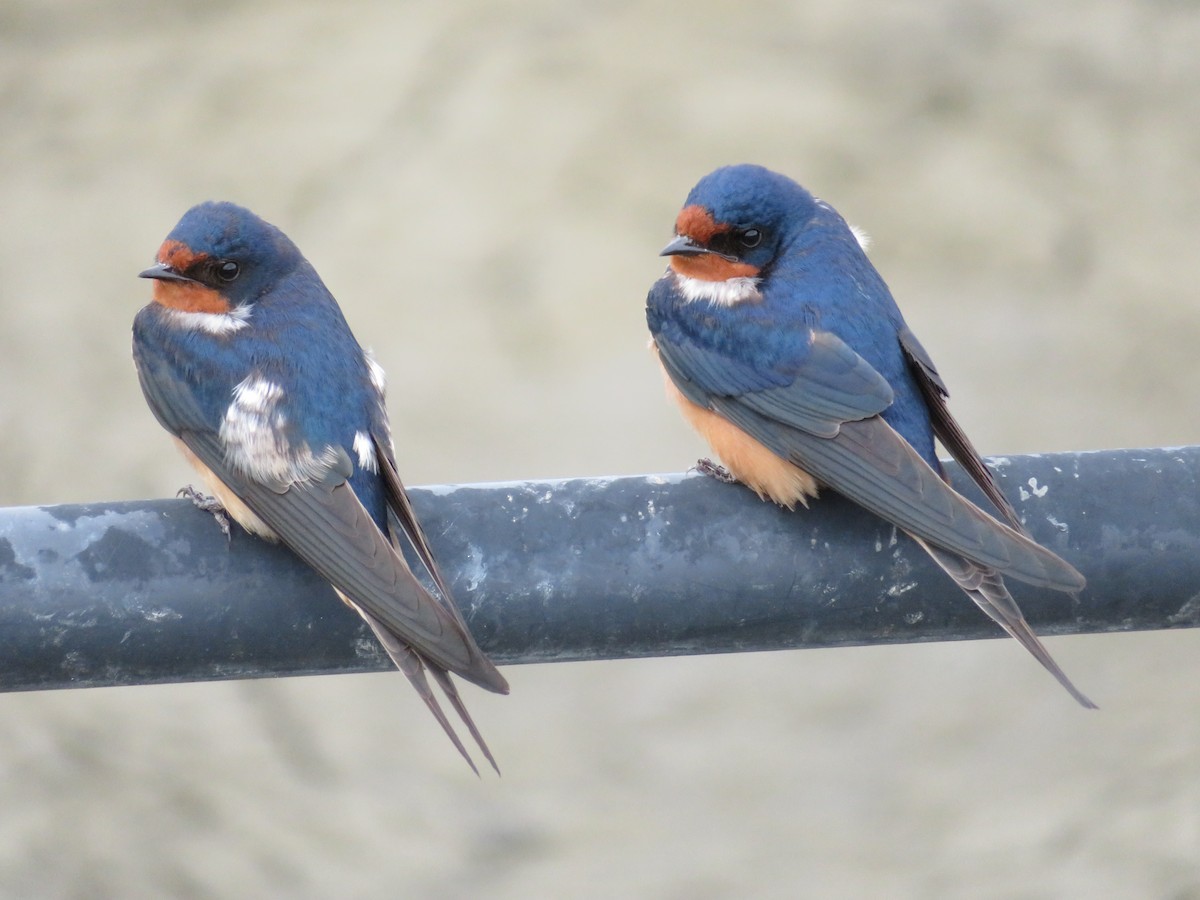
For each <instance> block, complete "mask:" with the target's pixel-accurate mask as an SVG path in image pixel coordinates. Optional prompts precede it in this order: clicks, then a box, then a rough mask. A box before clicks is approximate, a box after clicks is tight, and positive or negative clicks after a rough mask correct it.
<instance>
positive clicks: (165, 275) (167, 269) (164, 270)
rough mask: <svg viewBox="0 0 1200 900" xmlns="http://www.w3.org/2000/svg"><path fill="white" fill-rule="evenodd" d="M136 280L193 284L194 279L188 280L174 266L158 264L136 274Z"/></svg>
mask: <svg viewBox="0 0 1200 900" xmlns="http://www.w3.org/2000/svg"><path fill="white" fill-rule="evenodd" d="M138 278H154V279H156V280H158V281H186V282H195V279H194V278H188V277H187V276H186V275H184V274H183V273H182V272H180V271H179V270H178V269H176V268H175V267H174V266H169V265H167V264H166V263H158V264H156V265H153V266H151V267H150V268H148V269H144V270H142V271H141V272H138Z"/></svg>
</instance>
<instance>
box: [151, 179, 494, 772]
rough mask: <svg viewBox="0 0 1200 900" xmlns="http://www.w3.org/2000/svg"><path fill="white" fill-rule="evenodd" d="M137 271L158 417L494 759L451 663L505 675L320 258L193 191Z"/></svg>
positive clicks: (217, 485) (232, 506) (245, 520)
mask: <svg viewBox="0 0 1200 900" xmlns="http://www.w3.org/2000/svg"><path fill="white" fill-rule="evenodd" d="M141 277H142V278H151V279H154V294H153V302H152V303H150V304H149V305H148V306H146V307H145V308H143V309H142V310H141V311H140V312H138V314H137V316H136V317H135V319H134V322H133V358H134V362H135V364H136V366H137V372H138V378H139V380H140V381H141V385H142V391H143V393H144V394H145V395H146V401H147V403H149V405H150V409H151V410H152V411H153V413H154V415H155V417H156V418H157V419H158V421H159V424H160V425H162V426H163V428H165V429H166V430H167V431H168V432H170V433H171V434H172V435H174V437H175V439H176V443H177V444H178V445H179V448H180V450H181V451H182V452H183V455H184V456H185V457H186V458H187V459H188V461H189V462H190V463H191V464H192V465H193V466H195V467H196V469H197V470H198V471H199V472H200V474H201V476H202V477H203V479H204V482H205V483H206V485H207V486H208V488H209V490H211V491H212V493H213V494H214V495H215V497H216V501H217V502H218V503H219V505H220V506H221V507H224V509H225V511H227V512H228V513H229V514H230V515H231V516H233V518H234V519H235V520H236V521H237V522H238V523H239V524H240V525H241V526H242V527H243V528H245V529H246V531H248V532H250V533H252V534H256V535H259V536H261V537H263V538H266V539H267V540H271V541H281V542H282V543H283V544H285V545H286V546H287V547H289V548H291V549H292V550H293V551H294V552H295V553H296V555H297V556H299V557H300V558H301V559H302V560H304V561H305V562H306V563H308V564H309V565H310V566H312V567H313V568H314V569H315V570H316V571H317V572H318V573H320V575H321V576H322V577H324V578H325V579H327V580H328V581H329V582H330V583H331V584H332V585H333V587H334V589H335V590H336V591H337V593H338V595H339V596H340V597H341V598H342V600H343V601H344V602H345V603H346V605H348V606H349V607H350V608H352V609H353V610H354V611H355V612H357V613H358V614H359V615H360V616H362V617H363V619H365V620H366V622H367V624H368V625H370V626H371V630H372V631H373V632H374V633H375V636H376V637H377V638H378V639H379V642H380V643H381V644H382V645H383V648H384V649H385V650H386V651H387V653H388V655H389V656H390V657H391V658H392V661H393V662H395V664H396V666H397V667H398V668H399V669H400V671H402V672H403V673H404V674H405V675H406V676H408V680H409V681H410V682H411V683H412V685H413V687H414V688H416V690H417V693H419V694H420V695H421V699H422V700H424V701H425V704H426V706H428V707H429V710H430V711H431V712H432V713H433V715H434V716H435V717H436V718H437V720H438V722H439V724H441V726H442V728H443V729H444V730H445V732H446V734H447V735H448V736H449V738H450V740H451V741H453V743H454V746H455V747H456V748H458V751H459V753H461V754H462V755H463V757H464V758H465V759H466V760H467V763H468V764H469V765H470V766H471V768H472V769H475V764H474V762H472V760H471V757H470V754H468V753H467V750H466V748H465V747H464V746H463V744H462V742H461V741H460V740H459V738H458V735H457V734H456V733H455V731H454V728H453V727H452V726H451V724H450V722H449V720H448V719H447V718H446V715H445V714H444V713H443V711H442V709H441V706H440V704H439V703H438V700H437V697H436V696H435V695H434V693H433V691H432V690H431V689H430V686H429V682H428V680H427V679H426V676H425V670H426V669H428V671H429V672H430V674H432V675H433V678H434V680H435V681H436V682H437V683H438V684H439V685H440V686H441V688H442V690H443V692H444V693H445V694H446V697H447V698H448V699H449V701H450V704H451V705H452V706H453V707H454V708H455V710H457V712H458V715H459V716H460V717H461V718H462V720H463V722H464V723H465V724H466V726H467V729H468V730H469V731H470V733H471V736H472V737H473V738H474V739H475V742H476V743H477V744H478V745H479V748H480V750H481V751H482V752H483V755H484V756H485V757H486V758H487V760H488V761H489V762H490V763H491V764H492V767H493V768H496V762H495V760H494V759H493V758H492V754H491V752H490V751H489V750H488V747H487V744H486V743H484V740H483V737H482V736H481V735H480V734H479V731H478V729H477V728H476V727H475V723H474V722H472V721H471V717H470V715H469V714H468V713H467V709H466V707H465V706H464V705H463V702H462V700H461V699H460V697H459V695H458V691H457V690H456V688H455V686H454V684H453V682H452V681H451V680H450V676H449V674H448V673H450V672H454V673H455V674H457V675H460V676H461V677H463V678H465V679H467V680H468V681H471V682H474V683H475V684H477V685H479V686H480V687H484V688H487V689H488V690H489V691H495V692H497V693H502V694H505V693H508V684H507V683H506V682H505V680H504V678H503V676H501V675H500V673H499V672H498V671H497V670H496V667H495V666H494V665H492V663H491V661H490V660H489V659H488V658H487V657H486V656H485V655H484V654H483V651H481V650H480V649H479V647H478V646H477V645H476V643H475V640H474V639H473V638H472V637H471V633H470V632H469V631H468V630H467V626H466V623H465V622H464V621H463V617H462V614H461V613H460V612H459V610H458V608H457V607H456V606H455V604H454V601H453V599H452V598H451V596H450V591H449V590H448V589H447V587H446V582H445V579H444V578H443V577H442V574H441V571H440V570H439V568H438V565H437V562H436V561H435V560H434V558H433V554H432V553H431V552H430V549H429V544H428V542H427V541H426V539H425V535H424V533H423V532H422V530H421V525H420V523H419V522H418V521H417V518H416V516H415V515H414V513H413V508H412V506H411V504H410V503H409V498H408V495H407V493H406V492H405V489H404V485H403V483H402V482H401V481H400V476H399V475H398V474H397V472H396V462H395V451H394V449H393V445H392V435H391V429H390V427H389V425H388V416H387V410H386V408H385V405H384V375H383V370H382V369H381V368H380V367H379V365H378V364H377V363H376V362H375V361H374V360H373V359H372V358H371V357H370V356H369V355H368V354H367V353H366V352H364V351H363V349H362V347H360V346H359V344H358V341H356V340H355V339H354V335H353V334H352V333H351V332H350V327H349V326H348V325H347V324H346V320H345V318H343V316H342V311H341V309H340V308H339V307H338V305H337V302H336V301H335V300H334V299H333V295H332V294H330V293H329V290H328V289H327V288H326V287H325V285H324V284H323V283H322V282H321V279H320V277H319V276H318V275H317V273H316V270H315V269H313V267H312V265H311V264H310V263H309V262H308V260H307V259H305V258H304V256H303V254H301V252H300V251H299V249H297V247H296V245H295V244H293V243H292V242H291V241H290V240H289V239H288V237H287V236H286V235H285V234H284V233H283V232H282V231H280V230H279V229H278V228H275V227H274V226H273V225H269V224H268V223H266V222H264V221H263V220H262V219H260V218H258V216H256V215H254V214H253V213H252V212H250V211H249V210H246V209H243V208H242V207H240V206H235V205H234V204H232V203H202V204H200V205H198V206H195V207H193V208H192V209H190V210H188V211H187V212H186V213H185V214H184V216H183V218H182V219H180V220H179V224H178V225H176V226H175V228H174V230H173V231H172V232H171V233H170V234H169V235H168V236H167V239H166V241H165V242H164V243H163V245H162V246H161V247H160V248H159V251H158V256H157V263H156V264H155V265H153V266H151V267H150V268H148V269H146V270H145V271H144V272H142V273H141ZM215 505H216V504H208V506H215ZM389 512H390V513H391V514H392V515H394V517H395V521H396V523H397V528H396V529H394V530H393V528H392V527H391V526H390V525H389V521H388V514H389ZM225 527H226V528H227V527H228V526H227V525H226V526H225ZM404 544H407V545H408V546H409V547H411V548H412V549H413V551H415V554H416V556H417V558H418V559H419V560H420V561H421V564H422V565H423V566H424V567H425V569H427V570H428V573H429V575H430V577H431V578H432V580H433V583H434V584H435V585H436V586H437V589H438V593H439V594H440V596H439V595H438V594H433V593H430V592H429V591H428V590H426V588H425V587H424V586H423V585H422V584H421V582H420V581H419V580H418V579H417V578H416V577H415V576H414V574H413V572H412V570H411V569H410V568H409V565H408V563H407V562H406V561H405V558H404V554H403V552H402V547H403V545H404ZM497 771H499V769H497ZM476 774H478V770H476Z"/></svg>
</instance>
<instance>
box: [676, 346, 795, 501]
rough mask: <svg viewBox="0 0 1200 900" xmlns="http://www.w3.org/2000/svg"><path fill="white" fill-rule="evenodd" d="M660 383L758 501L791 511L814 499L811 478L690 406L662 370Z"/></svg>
mask: <svg viewBox="0 0 1200 900" xmlns="http://www.w3.org/2000/svg"><path fill="white" fill-rule="evenodd" d="M663 380H664V382H665V383H666V388H667V396H668V397H670V398H671V399H672V400H674V401H675V402H676V403H677V404H678V405H679V408H680V410H682V412H683V417H684V418H685V419H687V421H688V423H689V424H690V425H691V426H692V427H693V428H695V429H696V431H698V432H699V433H700V436H701V437H703V438H704V439H705V440H706V441H707V442H708V445H709V446H710V447H712V449H713V452H714V453H716V454H717V456H719V457H720V458H721V462H722V463H723V464H724V465H725V468H727V469H728V470H729V472H730V474H731V475H733V477H734V478H736V479H737V480H738V481H740V482H742V484H744V485H746V486H747V487H748V488H750V489H751V490H753V491H754V492H755V493H756V494H758V496H759V497H761V498H762V499H764V500H773V501H774V502H775V503H778V504H779V505H780V506H786V507H787V508H788V509H795V507H796V504H797V503H799V504H800V505H802V506H808V498H809V497H815V496H817V490H818V485H817V480H816V479H815V478H813V477H812V476H811V475H809V474H808V473H807V472H805V471H804V470H803V469H801V468H800V467H799V466H795V465H793V464H792V463H790V462H788V461H787V460H785V459H783V458H782V457H780V456H777V455H776V454H775V453H773V452H771V451H770V450H768V449H767V448H766V447H764V446H763V445H762V444H760V443H759V442H758V441H756V440H755V439H754V438H752V437H750V435H748V434H746V432H744V431H742V429H740V428H738V427H737V426H736V425H733V424H732V423H730V422H729V421H727V420H726V419H723V418H721V416H719V415H717V414H716V413H715V412H713V411H712V410H710V409H705V408H704V407H702V406H698V405H696V404H695V403H693V402H692V401H691V400H689V399H688V398H687V397H685V396H684V395H683V394H682V393H681V392H680V390H679V388H677V387H676V386H675V383H674V382H673V381H672V380H671V376H670V375H668V374H667V372H666V370H665V369H664V370H663Z"/></svg>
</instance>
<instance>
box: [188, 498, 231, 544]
mask: <svg viewBox="0 0 1200 900" xmlns="http://www.w3.org/2000/svg"><path fill="white" fill-rule="evenodd" d="M175 496H176V497H187V498H188V499H189V500H191V501H192V505H193V506H195V507H196V509H202V510H204V511H205V512H206V513H212V517H213V518H214V519H216V520H217V527H218V528H220V529H221V534H223V535H225V539H226V540H231V539H232V538H231V537H230V533H229V516H227V515H225V507H224V506H222V505H221V501H220V500H218V499H217V498H216V497H210V496H209V495H208V494H202V493H201V492H200V491H198V490H196V489H195V488H194V487H192V485H190V484H189V485H187V486H185V487H181V488H180V489H179V490H178V491H176V492H175Z"/></svg>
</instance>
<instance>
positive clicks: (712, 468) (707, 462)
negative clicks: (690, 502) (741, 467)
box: [692, 456, 737, 484]
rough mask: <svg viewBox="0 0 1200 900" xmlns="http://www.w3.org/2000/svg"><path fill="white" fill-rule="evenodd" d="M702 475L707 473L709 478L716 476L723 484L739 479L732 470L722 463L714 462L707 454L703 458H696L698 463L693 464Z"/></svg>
mask: <svg viewBox="0 0 1200 900" xmlns="http://www.w3.org/2000/svg"><path fill="white" fill-rule="evenodd" d="M692 468H693V469H695V470H696V471H697V472H699V473H700V474H701V475H707V476H708V477H709V478H715V479H716V480H717V481H719V482H721V484H734V483H736V482H737V479H736V478H734V477H733V475H732V474H731V473H730V471H729V470H728V469H727V468H725V467H724V466H722V465H719V464H718V463H715V462H713V461H712V460H711V459H709V458H708V457H707V456H706V457H704V458H703V459H698V460H696V465H694V466H692Z"/></svg>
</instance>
